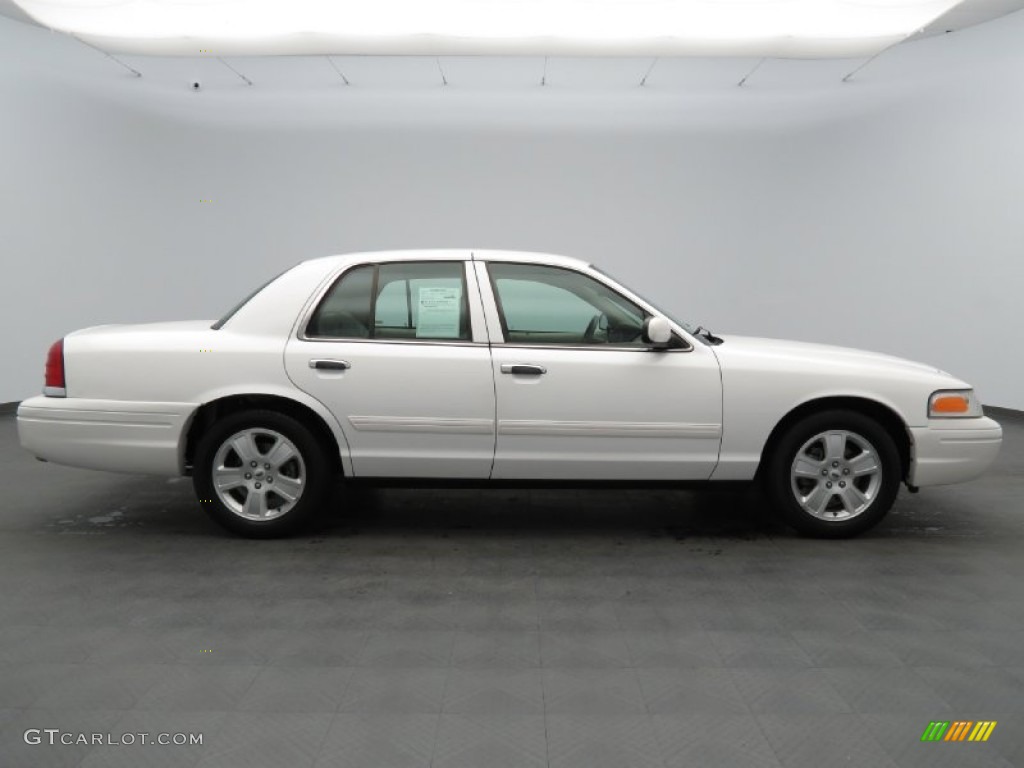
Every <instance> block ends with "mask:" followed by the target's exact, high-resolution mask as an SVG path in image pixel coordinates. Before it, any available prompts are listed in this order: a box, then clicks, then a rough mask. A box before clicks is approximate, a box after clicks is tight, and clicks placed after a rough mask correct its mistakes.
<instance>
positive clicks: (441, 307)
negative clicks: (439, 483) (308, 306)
mask: <svg viewBox="0 0 1024 768" xmlns="http://www.w3.org/2000/svg"><path fill="white" fill-rule="evenodd" d="M467 278H469V279H467ZM470 287H471V289H469V288H470ZM285 367H286V370H287V371H288V375H289V377H290V378H291V380H292V381H293V382H294V383H295V385H296V386H298V387H299V388H300V389H302V390H303V391H305V392H307V393H308V394H310V395H312V396H313V397H315V398H317V399H318V400H320V401H321V402H322V403H324V404H325V405H326V406H327V407H328V408H330V410H331V411H332V412H333V413H334V414H335V416H336V417H337V418H338V421H339V422H340V423H341V425H342V429H343V430H344V432H345V437H346V439H347V441H348V444H349V448H350V451H351V458H352V467H353V473H354V474H355V475H356V476H358V477H438V478H440V477H450V478H467V479H482V478H486V477H488V476H489V474H490V470H491V462H492V460H493V457H494V380H493V374H492V373H491V360H490V351H489V348H488V344H487V335H486V331H485V329H484V327H483V316H482V309H481V304H480V296H479V292H478V291H477V289H476V285H475V279H474V278H472V276H471V275H469V274H468V273H467V263H466V262H465V261H462V260H451V261H445V260H424V261H402V262H380V263H364V264H358V265H354V266H351V267H349V268H347V269H346V270H345V271H344V272H343V273H342V274H341V275H339V276H338V277H337V279H335V280H334V282H333V284H332V285H331V286H330V287H329V288H328V290H327V291H326V293H325V294H324V295H323V297H322V298H321V299H320V300H319V302H318V303H317V304H316V306H315V308H314V310H313V311H312V313H311V314H310V315H309V317H308V318H307V319H306V320H305V321H304V322H303V323H302V324H301V325H300V329H299V332H298V335H297V336H296V337H293V338H292V339H291V340H290V341H289V343H288V345H287V347H286V350H285Z"/></svg>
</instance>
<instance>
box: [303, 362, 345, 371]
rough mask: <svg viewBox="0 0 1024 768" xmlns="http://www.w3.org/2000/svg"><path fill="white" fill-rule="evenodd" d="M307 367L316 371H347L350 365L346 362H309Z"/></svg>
mask: <svg viewBox="0 0 1024 768" xmlns="http://www.w3.org/2000/svg"><path fill="white" fill-rule="evenodd" d="M309 367H310V368H316V369H317V370H318V371H347V370H348V369H349V368H351V367H352V363H350V362H349V361H348V360H310V361H309Z"/></svg>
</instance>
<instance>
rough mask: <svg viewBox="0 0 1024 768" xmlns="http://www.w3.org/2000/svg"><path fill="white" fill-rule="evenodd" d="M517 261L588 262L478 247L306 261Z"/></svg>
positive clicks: (577, 264)
mask: <svg viewBox="0 0 1024 768" xmlns="http://www.w3.org/2000/svg"><path fill="white" fill-rule="evenodd" d="M453 259H456V260H459V261H469V260H476V261H515V262H520V263H527V264H552V265H554V266H559V267H586V266H588V263H587V262H586V261H583V260H582V259H575V258H573V257H571V256H560V255H558V254H554V253H534V252H532V251H498V250H491V249H476V248H429V249H410V250H401V251H362V252H359V253H344V254H338V255H335V256H321V257H320V258H317V259H308V260H307V261H316V262H325V263H329V264H330V265H331V266H340V265H342V264H348V263H353V262H359V261H434V260H437V261H451V260H453Z"/></svg>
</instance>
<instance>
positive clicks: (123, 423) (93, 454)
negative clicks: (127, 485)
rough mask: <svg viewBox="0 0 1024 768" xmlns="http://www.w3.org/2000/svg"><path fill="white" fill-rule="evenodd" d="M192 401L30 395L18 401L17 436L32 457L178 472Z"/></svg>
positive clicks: (90, 466) (82, 464) (97, 466)
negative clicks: (137, 400) (91, 398)
mask: <svg viewBox="0 0 1024 768" xmlns="http://www.w3.org/2000/svg"><path fill="white" fill-rule="evenodd" d="M195 409H196V406H195V405H194V404H192V403H148V402H125V401H122V400H86V399H82V398H75V397H67V398H63V397H62V398H56V397H33V398H29V399H28V400H25V401H23V402H22V403H21V405H19V406H18V439H19V440H20V441H21V446H22V447H23V448H24V449H25V450H26V451H28V452H29V453H31V454H33V455H34V456H36V457H37V458H40V459H45V460H46V461H52V462H54V463H56V464H67V465H68V466H72V467H83V468H86V469H104V470H107V471H110V472H140V473H144V474H158V475H180V474H182V472H183V471H184V466H183V461H184V450H183V448H184V440H185V426H186V425H187V424H188V421H189V418H190V416H191V415H192V413H193V412H194V411H195Z"/></svg>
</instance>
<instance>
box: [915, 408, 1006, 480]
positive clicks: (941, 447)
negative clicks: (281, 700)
mask: <svg viewBox="0 0 1024 768" xmlns="http://www.w3.org/2000/svg"><path fill="white" fill-rule="evenodd" d="M910 437H911V440H912V442H913V445H912V448H911V450H912V455H911V462H910V473H909V476H908V478H907V482H908V483H909V484H910V485H916V486H926V485H948V484H950V483H960V482H963V481H965V480H973V479H974V478H976V477H979V476H980V475H982V474H983V473H984V472H985V470H987V469H988V468H989V467H990V466H991V465H992V462H993V461H995V458H996V456H997V455H998V454H999V447H1000V446H1001V445H1002V444H1003V429H1002V427H1000V426H999V424H997V423H996V422H995V421H993V420H992V419H990V418H988V417H985V416H982V417H979V418H977V419H932V420H930V421H929V422H928V426H927V427H911V428H910Z"/></svg>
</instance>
